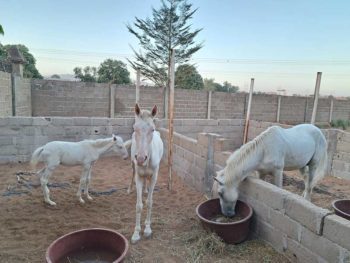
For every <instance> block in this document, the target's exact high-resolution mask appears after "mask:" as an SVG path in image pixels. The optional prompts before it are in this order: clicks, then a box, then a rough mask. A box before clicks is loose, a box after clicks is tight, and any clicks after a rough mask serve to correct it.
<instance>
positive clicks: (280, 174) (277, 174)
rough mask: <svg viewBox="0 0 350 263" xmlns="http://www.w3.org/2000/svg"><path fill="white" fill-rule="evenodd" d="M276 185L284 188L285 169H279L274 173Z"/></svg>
mask: <svg viewBox="0 0 350 263" xmlns="http://www.w3.org/2000/svg"><path fill="white" fill-rule="evenodd" d="M273 177H274V180H275V185H276V186H278V187H279V188H283V169H277V170H275V171H274V172H273Z"/></svg>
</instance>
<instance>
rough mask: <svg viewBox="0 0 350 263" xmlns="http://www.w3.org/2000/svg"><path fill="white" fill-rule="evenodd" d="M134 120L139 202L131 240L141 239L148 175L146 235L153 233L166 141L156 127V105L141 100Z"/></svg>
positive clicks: (134, 156) (134, 153)
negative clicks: (143, 107) (147, 106)
mask: <svg viewBox="0 0 350 263" xmlns="http://www.w3.org/2000/svg"><path fill="white" fill-rule="evenodd" d="M135 114H136V115H135V124H134V133H133V135H132V143H131V160H132V162H133V170H134V172H133V176H135V183H136V192H137V202H136V226H135V231H134V234H133V235H132V238H131V242H132V243H136V242H137V241H139V240H140V231H141V224H140V221H141V212H142V208H143V204H142V188H143V183H144V181H145V179H146V178H149V180H150V183H149V187H148V196H147V200H146V205H147V216H146V221H145V230H144V236H145V237H150V236H151V234H152V230H151V211H152V203H153V190H154V186H155V184H156V182H157V178H158V171H159V164H160V161H161V159H162V156H163V142H162V139H161V138H160V134H159V132H157V131H155V125H154V117H155V115H156V114H157V106H154V107H153V109H152V111H151V112H149V111H148V110H142V111H141V109H140V108H139V106H138V104H136V106H135Z"/></svg>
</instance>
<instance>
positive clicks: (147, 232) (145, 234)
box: [143, 229, 152, 238]
mask: <svg viewBox="0 0 350 263" xmlns="http://www.w3.org/2000/svg"><path fill="white" fill-rule="evenodd" d="M143 235H144V237H145V238H150V237H151V236H152V230H148V231H147V230H146V229H145V231H144V232H143Z"/></svg>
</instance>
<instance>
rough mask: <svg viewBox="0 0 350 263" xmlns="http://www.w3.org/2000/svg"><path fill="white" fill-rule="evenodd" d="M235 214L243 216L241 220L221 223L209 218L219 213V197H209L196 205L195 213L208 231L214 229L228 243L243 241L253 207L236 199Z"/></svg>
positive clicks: (247, 232)
mask: <svg viewBox="0 0 350 263" xmlns="http://www.w3.org/2000/svg"><path fill="white" fill-rule="evenodd" d="M235 212H236V215H240V216H241V217H243V219H242V220H239V221H236V222H229V223H221V222H215V221H212V220H210V219H211V218H213V217H215V216H216V215H219V214H220V215H221V208H220V200H219V198H216V199H210V200H208V201H205V202H203V203H201V204H199V205H198V206H197V209H196V213H197V216H198V217H199V219H200V221H201V222H202V225H203V227H204V228H205V229H207V230H209V231H214V232H215V233H216V234H217V235H218V236H219V237H221V238H222V239H223V240H224V241H225V242H226V243H228V244H238V243H241V242H243V241H244V240H245V239H246V238H247V237H248V234H249V229H250V222H251V218H252V215H253V209H252V208H251V206H250V205H248V204H247V203H244V202H243V201H240V200H238V201H237V203H236V207H235Z"/></svg>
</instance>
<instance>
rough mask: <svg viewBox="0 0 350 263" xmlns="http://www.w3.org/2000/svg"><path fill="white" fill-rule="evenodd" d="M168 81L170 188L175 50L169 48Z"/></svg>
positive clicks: (170, 185) (169, 182)
mask: <svg viewBox="0 0 350 263" xmlns="http://www.w3.org/2000/svg"><path fill="white" fill-rule="evenodd" d="M169 77H170V81H169V85H170V86H169V100H168V111H169V112H168V116H169V117H168V130H169V136H168V174H169V178H168V189H169V190H170V191H171V190H172V166H173V133H174V130H173V129H174V88H175V50H174V49H171V63H170V75H169Z"/></svg>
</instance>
